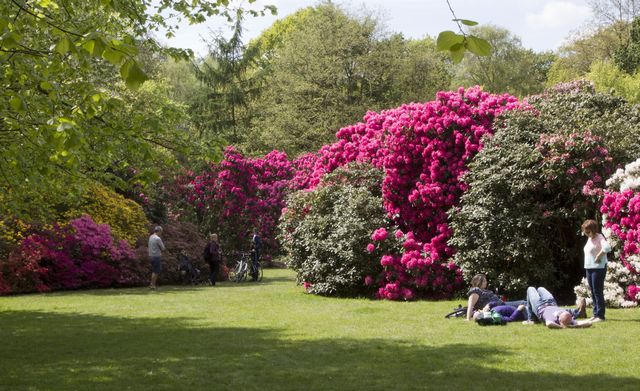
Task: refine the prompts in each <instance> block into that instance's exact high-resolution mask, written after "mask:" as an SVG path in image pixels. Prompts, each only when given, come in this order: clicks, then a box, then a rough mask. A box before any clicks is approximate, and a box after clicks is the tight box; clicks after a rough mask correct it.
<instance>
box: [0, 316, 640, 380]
mask: <svg viewBox="0 0 640 391" xmlns="http://www.w3.org/2000/svg"><path fill="white" fill-rule="evenodd" d="M0 325H2V326H1V327H0V340H2V341H3V342H2V344H3V345H4V346H3V348H2V352H3V353H2V355H0V373H2V376H0V389H11V390H16V389H61V390H62V389H64V390H69V389H80V390H84V389H101V390H103V389H113V390H123V389H131V390H142V389H166V390H175V389H189V390H199V389H202V390H205V389H206V390H211V389H229V390H237V389H256V390H257V389H260V390H282V389H289V390H300V389H336V390H345V389H354V390H361V389H367V390H370V389H380V390H382V389H384V390H399V389H443V388H449V389H452V390H455V389H465V390H466V389H493V390H496V389H508V390H512V389H531V390H534V389H541V388H545V387H553V388H557V387H558V386H563V387H562V388H566V389H575V390H583V389H597V388H603V389H618V390H625V389H629V390H631V389H633V390H637V389H640V379H637V378H630V377H614V376H609V375H603V374H597V375H592V376H584V375H575V376H573V375H566V374H557V373H548V372H536V371H530V372H525V371H520V372H517V371H516V372H513V371H501V370H496V369H494V368H490V367H488V366H483V365H487V364H492V363H496V362H498V361H502V360H503V359H504V358H505V357H508V356H509V355H513V354H514V353H512V352H508V351H506V352H505V351H504V350H499V349H497V348H494V347H488V346H482V345H480V344H449V345H444V346H435V347H433V346H423V345H414V344H412V342H411V341H407V340H388V339H363V340H358V339H346V338H340V339H338V338H336V339H319V340H291V339H287V338H283V336H282V335H281V333H280V332H279V331H278V330H277V329H252V328H218V327H206V325H202V324H201V323H200V324H198V323H196V320H195V319H188V318H155V319H128V318H112V317H105V316H95V315H87V314H75V313H71V314H60V313H50V312H28V311H24V312H23V311H10V312H4V313H0ZM567 359H570V357H567ZM549 360H551V361H554V360H556V361H557V360H558V357H557V356H550V357H549Z"/></svg>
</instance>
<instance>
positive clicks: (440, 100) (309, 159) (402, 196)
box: [293, 87, 518, 300]
mask: <svg viewBox="0 0 640 391" xmlns="http://www.w3.org/2000/svg"><path fill="white" fill-rule="evenodd" d="M517 106H518V101H517V99H516V98H514V97H512V96H509V95H492V94H489V93H486V92H483V91H481V90H480V88H479V87H474V88H470V89H467V90H465V89H462V88H461V89H459V90H458V91H456V92H440V93H438V94H437V96H436V99H435V100H434V101H432V102H427V103H423V104H418V103H414V104H409V105H403V106H401V107H399V108H397V109H393V110H387V111H382V112H380V113H375V112H369V113H367V115H366V116H365V117H364V122H362V123H358V124H356V125H353V126H348V127H345V128H343V129H341V130H340V131H339V132H338V133H337V138H338V140H337V142H335V143H334V144H332V145H327V146H324V147H323V148H321V149H320V151H318V153H317V154H315V155H305V156H303V157H301V158H300V159H298V160H297V161H295V162H294V166H296V167H297V169H298V171H297V174H296V176H295V177H294V180H293V183H294V185H295V186H298V188H302V189H314V188H315V187H316V186H318V184H319V183H321V180H322V178H323V176H324V175H325V174H327V173H329V172H332V171H334V170H335V169H336V168H338V167H341V166H344V165H345V164H347V163H349V162H354V161H356V162H367V163H370V164H372V165H373V166H374V167H377V168H379V169H381V170H382V171H383V173H384V179H383V181H382V201H383V206H384V211H385V213H386V215H387V216H388V217H389V218H390V219H391V221H392V223H393V224H395V225H397V226H398V227H399V229H400V231H399V233H398V239H399V240H401V241H402V249H401V251H399V252H390V253H385V252H384V251H381V250H380V249H378V248H377V247H376V245H375V243H372V245H373V249H374V250H375V251H374V252H373V253H375V254H376V255H378V256H379V261H380V265H381V266H382V268H383V269H382V272H381V274H380V275H379V276H376V278H375V283H376V284H377V288H378V289H377V295H378V297H380V298H386V299H394V300H395V299H412V298H417V297H436V298H444V297H451V295H453V293H454V292H455V291H457V290H458V289H459V288H460V287H461V285H462V278H461V276H460V271H459V268H458V267H457V266H456V265H455V264H454V263H452V262H451V256H452V255H453V252H454V251H453V248H451V247H450V246H449V245H448V244H447V241H448V239H449V238H450V237H451V233H452V232H451V229H450V227H449V223H448V222H449V218H448V216H447V211H448V210H449V209H450V208H451V207H453V206H455V205H457V203H458V201H459V199H460V196H461V195H462V194H463V193H464V191H465V190H466V188H467V187H466V184H464V183H463V182H461V181H460V178H461V177H462V175H463V174H464V173H465V172H466V171H467V170H468V163H469V162H470V161H472V159H473V157H474V156H475V155H476V154H477V153H478V151H479V150H480V149H481V148H482V138H483V137H484V136H487V135H491V134H492V133H493V128H492V123H493V120H494V118H495V117H496V116H497V115H499V114H500V113H501V112H503V111H504V110H508V109H512V108H515V107H517ZM372 233H373V231H372ZM374 242H375V241H374ZM368 247H369V250H371V247H372V246H368ZM369 281H370V280H369Z"/></svg>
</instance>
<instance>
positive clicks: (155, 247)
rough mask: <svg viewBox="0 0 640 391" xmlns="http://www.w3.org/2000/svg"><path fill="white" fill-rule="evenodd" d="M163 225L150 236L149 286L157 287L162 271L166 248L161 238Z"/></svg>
mask: <svg viewBox="0 0 640 391" xmlns="http://www.w3.org/2000/svg"><path fill="white" fill-rule="evenodd" d="M160 234H162V227H161V226H159V225H158V226H156V227H155V228H154V229H153V234H151V236H149V259H150V260H151V284H150V285H149V288H151V289H156V284H157V282H158V274H160V272H161V271H162V251H164V250H165V247H164V243H162V239H160Z"/></svg>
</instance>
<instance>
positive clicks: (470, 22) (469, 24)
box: [453, 19, 478, 26]
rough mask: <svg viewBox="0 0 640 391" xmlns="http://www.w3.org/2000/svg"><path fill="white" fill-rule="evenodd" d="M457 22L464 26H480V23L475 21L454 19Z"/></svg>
mask: <svg viewBox="0 0 640 391" xmlns="http://www.w3.org/2000/svg"><path fill="white" fill-rule="evenodd" d="M453 20H454V21H455V22H460V23H462V24H464V25H465V26H476V25H477V24H478V22H476V21H473V20H469V19H453Z"/></svg>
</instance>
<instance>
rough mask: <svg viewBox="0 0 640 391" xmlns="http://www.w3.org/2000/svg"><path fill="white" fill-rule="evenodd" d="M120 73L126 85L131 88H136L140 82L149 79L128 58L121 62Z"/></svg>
mask: <svg viewBox="0 0 640 391" xmlns="http://www.w3.org/2000/svg"><path fill="white" fill-rule="evenodd" d="M120 75H122V78H123V79H124V82H125V84H126V85H127V87H128V88H130V89H132V90H136V89H138V88H139V87H140V86H141V85H142V83H144V82H145V81H147V80H148V79H149V77H148V76H147V75H146V74H145V73H144V72H143V71H142V69H140V67H139V66H138V63H136V62H135V61H134V60H128V61H127V62H125V63H124V64H122V67H121V68H120Z"/></svg>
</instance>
